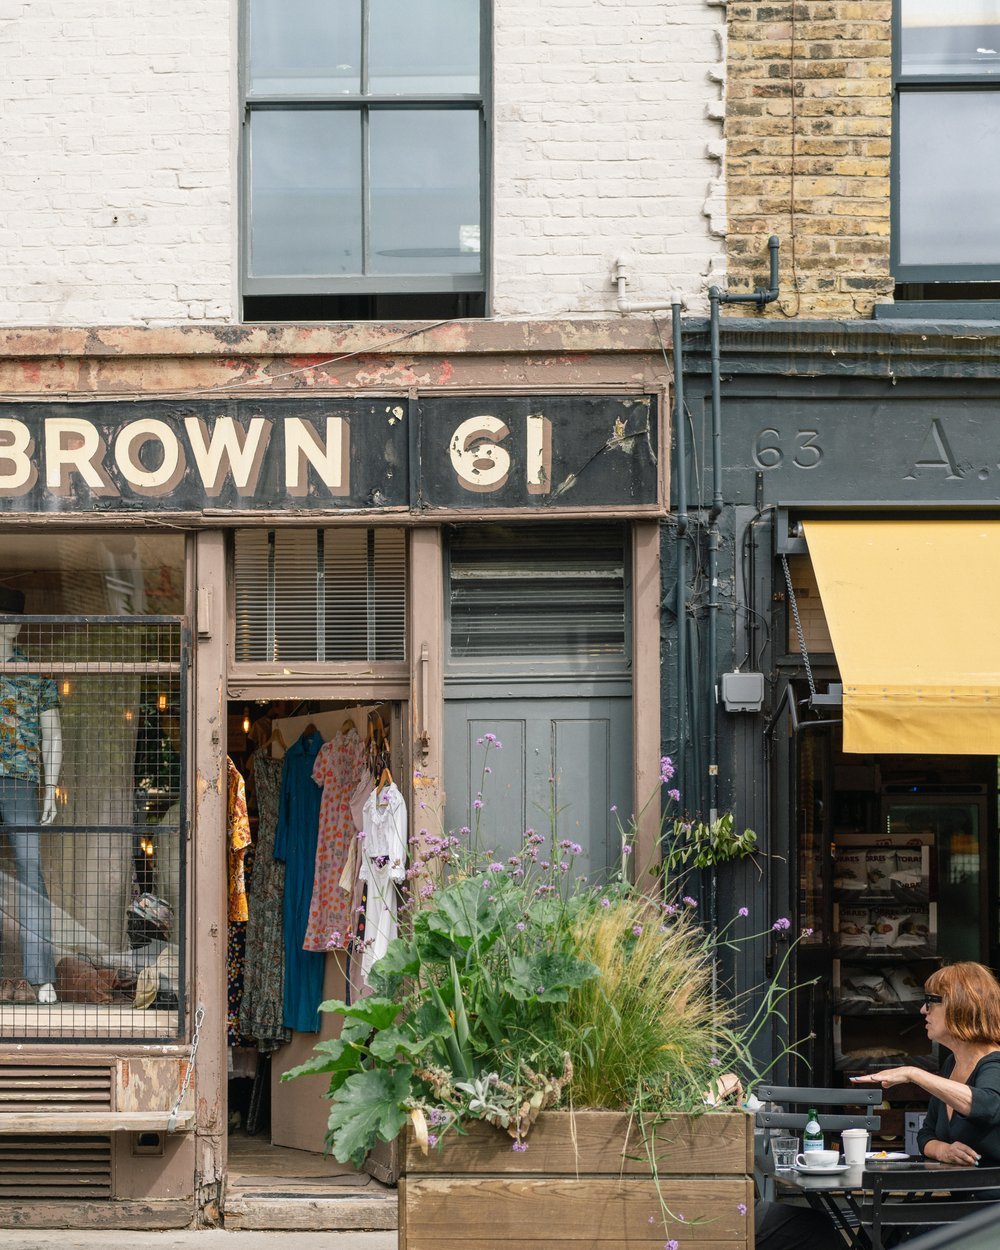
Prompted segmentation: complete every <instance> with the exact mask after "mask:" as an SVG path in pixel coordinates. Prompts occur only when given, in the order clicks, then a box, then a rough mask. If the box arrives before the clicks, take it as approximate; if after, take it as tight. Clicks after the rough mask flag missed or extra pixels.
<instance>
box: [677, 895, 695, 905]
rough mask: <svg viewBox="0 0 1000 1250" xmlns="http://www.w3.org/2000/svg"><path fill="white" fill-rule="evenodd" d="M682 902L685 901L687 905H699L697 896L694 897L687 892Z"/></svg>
mask: <svg viewBox="0 0 1000 1250" xmlns="http://www.w3.org/2000/svg"><path fill="white" fill-rule="evenodd" d="M681 902H682V903H683V904H684V905H685V906H686V907H697V906H698V900H697V899H696V898H692V897H691V895H690V894H685V895H684V897H683V898H682V899H681Z"/></svg>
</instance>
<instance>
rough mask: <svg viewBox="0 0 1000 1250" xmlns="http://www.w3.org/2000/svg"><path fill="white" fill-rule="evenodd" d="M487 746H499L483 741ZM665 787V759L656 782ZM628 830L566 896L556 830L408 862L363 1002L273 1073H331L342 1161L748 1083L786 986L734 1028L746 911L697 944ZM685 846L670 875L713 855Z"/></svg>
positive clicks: (441, 850) (676, 884) (740, 847)
mask: <svg viewBox="0 0 1000 1250" xmlns="http://www.w3.org/2000/svg"><path fill="white" fill-rule="evenodd" d="M483 744H484V746H485V748H486V752H487V753H488V752H489V751H491V750H499V749H500V748H501V744H500V743H499V742H498V741H497V740H496V738H495V737H494V736H493V735H489V734H487V735H485V737H484V739H483ZM487 771H488V770H487V769H486V767H485V765H484V776H485V774H486V772H487ZM672 776H673V769H672V765H671V764H670V761H669V759H665V760H663V761H662V769H661V779H662V780H663V782H664V784H665V785H666V784H668V783H669V781H670V779H671V777H672ZM668 794H669V795H670V798H671V800H672V801H673V800H674V795H675V794H676V791H669V792H668ZM477 802H481V800H477ZM554 823H555V822H554V821H553V824H554ZM712 828H713V829H715V830H716V832H715V833H713V834H712V835H711V836H712V838H713V839H714V841H712V843H711V845H710V847H709V848H708V849H709V850H710V851H711V854H712V856H714V858H712V859H709V860H706V861H705V862H706V863H718V862H721V861H722V860H723V859H724V858H732V857H733V856H734V855H739V854H743V853H749V851H750V849H752V846H753V835H752V833H750V831H747V833H746V834H744V835H742V836H741V837H740V838H737V839H734V838H733V837H732V818H731V817H729V818H725V817H723V818H720V820H719V821H717V822H715V823H714V825H713V826H712ZM624 832H625V835H626V836H625V837H624V839H623V845H622V855H621V862H620V864H619V867H618V870H617V871H616V872H615V873H614V875H613V876H612V878H611V879H609V880H604V881H602V882H600V883H586V882H583V881H576V882H575V884H574V871H573V870H574V862H575V860H576V858H577V857H578V856H579V855H581V854H582V848H581V847H580V846H578V845H576V844H575V843H573V842H572V841H570V840H568V839H559V838H558V837H557V836H556V835H555V834H554V833H552V834H549V835H544V834H541V833H537V832H535V831H534V830H532V829H529V830H527V831H526V832H525V833H524V835H523V838H522V841H521V846H520V848H519V850H518V852H517V853H516V854H513V855H510V856H509V857H507V858H506V859H505V860H503V861H500V860H498V859H495V858H494V857H493V856H492V854H490V853H486V854H480V853H477V851H476V850H475V841H476V839H475V834H474V833H470V831H469V830H465V831H463V832H462V833H461V834H459V835H446V836H441V837H434V836H431V837H428V838H426V839H425V842H424V844H423V847H422V851H421V855H420V857H419V858H418V859H417V860H416V861H415V862H414V863H413V864H412V865H411V867H410V879H411V882H412V883H414V884H415V885H416V886H417V892H418V897H417V898H411V900H410V903H409V905H408V906H407V909H406V915H405V917H404V921H403V925H402V929H403V932H402V934H401V936H400V937H398V938H397V939H395V940H394V941H393V942H392V943H390V945H389V948H388V951H387V953H386V954H385V956H384V957H383V958H382V959H381V960H379V961H378V962H377V963H376V964H375V965H374V967H373V969H372V971H371V974H370V984H371V987H372V989H373V991H374V992H373V993H372V994H371V995H370V996H369V997H367V998H362V999H361V1000H360V1001H358V1002H356V1003H353V1004H351V1005H348V1004H347V1003H345V1002H339V1001H333V1002H327V1003H324V1004H323V1005H322V1010H324V1011H327V1012H333V1013H335V1014H336V1015H338V1016H339V1017H340V1018H341V1020H342V1027H341V1032H340V1036H339V1037H338V1038H337V1039H336V1040H333V1041H325V1042H321V1043H319V1045H318V1046H317V1047H316V1048H315V1054H314V1055H313V1057H312V1058H310V1059H309V1060H308V1061H307V1062H306V1063H304V1064H302V1065H300V1066H299V1067H297V1068H293V1069H292V1070H291V1071H290V1072H286V1073H285V1074H284V1077H283V1079H285V1080H288V1079H293V1078H295V1077H297V1076H302V1075H305V1074H310V1073H323V1074H326V1075H328V1076H329V1080H330V1083H329V1089H328V1097H329V1098H330V1099H331V1102H332V1107H331V1111H330V1118H329V1125H328V1134H327V1143H328V1146H329V1148H330V1149H331V1150H332V1151H333V1153H334V1155H335V1156H336V1157H337V1159H338V1160H340V1161H341V1162H348V1161H350V1162H353V1163H355V1164H360V1163H361V1162H362V1160H363V1159H364V1156H365V1155H366V1154H367V1152H368V1151H369V1150H370V1149H371V1148H372V1146H373V1145H374V1144H375V1143H376V1141H378V1140H379V1139H381V1140H384V1141H389V1140H392V1139H393V1138H394V1137H395V1136H396V1135H397V1134H398V1132H399V1130H400V1129H401V1127H402V1126H403V1125H404V1124H405V1123H406V1121H407V1120H408V1119H409V1120H410V1121H411V1122H412V1124H413V1126H414V1129H415V1131H416V1134H417V1137H418V1140H419V1141H421V1142H422V1143H423V1144H424V1145H425V1146H427V1147H429V1146H433V1145H434V1144H435V1143H436V1142H437V1141H438V1140H439V1139H440V1137H441V1136H442V1135H443V1134H444V1133H446V1132H448V1131H451V1130H458V1131H461V1130H462V1126H463V1125H464V1124H466V1123H468V1122H469V1121H471V1120H485V1121H487V1122H489V1123H491V1124H494V1125H496V1126H497V1127H498V1128H501V1129H503V1130H504V1131H506V1132H507V1133H509V1134H510V1136H511V1137H512V1138H513V1142H512V1145H513V1149H515V1150H523V1149H527V1142H526V1141H525V1138H526V1136H527V1135H528V1133H529V1131H530V1128H531V1125H532V1124H533V1123H534V1121H535V1119H536V1118H537V1116H538V1114H539V1113H540V1112H541V1111H542V1110H544V1109H546V1108H547V1107H553V1106H558V1105H565V1106H578V1107H582V1106H592V1107H604V1108H616V1109H621V1110H626V1111H631V1110H642V1111H650V1112H653V1113H657V1114H659V1113H663V1112H665V1111H678V1110H680V1111H704V1110H705V1109H706V1108H705V1091H706V1090H708V1089H710V1088H712V1087H713V1086H714V1084H715V1081H716V1080H717V1078H718V1076H719V1074H720V1073H722V1072H727V1071H735V1072H738V1073H740V1074H741V1075H743V1076H744V1077H746V1076H748V1075H750V1074H751V1073H752V1064H751V1062H750V1052H749V1044H750V1042H751V1041H752V1039H753V1038H754V1037H755V1036H756V1033H757V1032H759V1030H760V1028H762V1027H763V1021H764V1019H765V1018H766V1017H767V1016H768V1015H769V1014H771V1013H773V1012H775V1011H780V1007H781V998H782V995H783V993H784V992H787V991H781V990H779V989H776V988H774V987H773V986H772V988H771V989H770V990H769V991H768V992H767V993H766V994H765V996H764V1003H763V1005H762V1007H761V1008H759V1009H758V1011H757V1012H756V1014H755V1015H754V1017H753V1019H752V1020H750V1021H749V1023H744V1024H743V1025H742V1026H741V1027H740V1028H739V1029H738V1028H737V1027H736V1024H735V1020H736V1013H735V1011H734V1008H733V1006H732V1004H723V1003H722V1002H720V1001H719V996H718V994H717V992H716V986H715V979H716V957H717V953H718V948H719V945H720V944H722V943H732V942H734V941H735V940H737V939H736V937H735V935H734V931H733V926H735V925H736V924H739V923H742V921H743V919H744V918H745V917H746V909H745V908H744V909H741V915H740V916H739V917H734V919H733V921H732V922H731V923H730V925H729V926H727V928H725V929H724V930H723V931H722V932H721V933H717V934H713V933H709V932H706V930H705V929H704V928H703V926H702V925H701V924H700V923H699V921H698V919H697V908H696V904H695V900H694V899H692V898H689V897H679V895H680V883H681V882H682V880H683V877H679V878H677V879H673V878H671V879H669V880H668V882H666V883H665V882H664V881H663V880H662V879H661V878H660V877H657V876H652V875H649V876H648V879H649V880H650V881H651V882H652V883H653V885H654V887H657V888H658V892H657V893H655V894H654V893H651V892H649V891H647V890H645V889H644V888H642V887H640V886H639V885H637V884H635V883H634V882H633V881H631V880H630V875H629V872H628V868H629V866H630V862H631V860H630V852H631V850H632V846H633V840H632V839H630V838H629V836H628V832H629V831H624ZM688 832H689V830H685V834H687V833H688ZM470 844H471V845H470ZM697 848H698V839H697V837H695V838H694V839H693V840H689V841H688V842H687V843H685V847H684V853H681V852H680V851H679V852H678V856H679V857H678V856H672V855H671V854H670V853H669V852H666V853H665V855H664V860H665V864H666V866H667V868H668V869H671V868H674V867H677V866H678V865H679V866H681V867H684V868H688V866H689V863H690V864H691V865H700V860H699V856H703V855H704V854H707V853H708V850H706V849H705V848H702V850H698V849H697ZM418 902H419V906H418V905H417V903H418ZM787 925H788V922H787V921H781V922H780V926H781V927H782V928H784V927H785V926H787ZM786 957H787V956H786ZM776 983H780V978H776Z"/></svg>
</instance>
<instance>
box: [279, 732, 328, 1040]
mask: <svg viewBox="0 0 1000 1250" xmlns="http://www.w3.org/2000/svg"><path fill="white" fill-rule="evenodd" d="M322 745H323V739H322V737H321V736H320V734H318V733H311V734H308V735H306V734H303V735H302V737H301V738H299V740H298V741H297V742H296V743H294V744H293V745H292V746H291V747H289V749H288V751H287V752H286V754H285V766H284V768H283V770H282V774H281V799H280V802H279V806H278V828H277V832H276V834H275V839H274V858H275V859H277V860H281V861H283V862H284V865H285V896H284V901H283V910H282V916H283V920H284V931H285V996H284V1024H285V1028H288V1029H296V1030H297V1031H298V1032H299V1033H317V1032H319V1010H318V1009H319V1004H320V1003H321V1002H322V1001H323V972H324V968H325V966H326V954H325V953H324V952H323V951H306V950H303V949H302V942H303V940H304V939H305V935H306V927H307V926H308V924H309V905H310V903H311V901H312V892H313V877H314V876H315V872H316V844H317V841H318V839H319V805H320V800H321V799H322V797H323V791H322V789H321V788H320V787H319V786H318V785H317V784H316V782H315V781H313V776H312V772H313V765H314V764H315V763H316V756H317V755H318V754H319V749H320V747H321V746H322Z"/></svg>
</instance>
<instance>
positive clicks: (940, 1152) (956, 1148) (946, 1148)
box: [923, 1137, 979, 1167]
mask: <svg viewBox="0 0 1000 1250" xmlns="http://www.w3.org/2000/svg"><path fill="white" fill-rule="evenodd" d="M923 1151H924V1158H925V1159H933V1160H934V1162H935V1163H954V1164H956V1165H957V1166H958V1167H972V1166H974V1165H975V1164H976V1163H978V1162H979V1152H978V1151H976V1150H973V1148H972V1147H971V1146H967V1145H966V1144H965V1142H964V1141H941V1139H940V1138H939V1137H932V1138H931V1139H930V1141H926V1142H924V1145H923Z"/></svg>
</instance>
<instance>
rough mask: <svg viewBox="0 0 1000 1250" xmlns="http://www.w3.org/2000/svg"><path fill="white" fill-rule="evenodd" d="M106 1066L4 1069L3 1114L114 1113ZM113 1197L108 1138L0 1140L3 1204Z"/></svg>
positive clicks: (23, 1136) (21, 1136) (0, 1081)
mask: <svg viewBox="0 0 1000 1250" xmlns="http://www.w3.org/2000/svg"><path fill="white" fill-rule="evenodd" d="M111 1109H112V1070H111V1068H110V1067H108V1066H107V1065H100V1064H87V1065H81V1064H77V1065H75V1066H73V1067H61V1066H59V1065H58V1064H30V1065H29V1064H24V1065H21V1064H3V1065H0V1112H4V1113H7V1114H9V1113H12V1112H15V1113H16V1112H23V1113H29V1112H32V1111H40V1112H65V1113H66V1115H67V1116H71V1115H72V1114H73V1112H74V1111H110V1110H111ZM110 1197H111V1137H110V1135H109V1134H94V1135H85V1134H66V1135H62V1134H52V1133H11V1134H9V1135H8V1134H4V1135H2V1136H0V1202H7V1201H12V1202H29V1201H30V1202H34V1201H38V1200H41V1201H47V1200H49V1199H51V1200H53V1201H55V1200H60V1199H75V1200H76V1201H78V1202H80V1201H86V1200H88V1199H105V1198H110Z"/></svg>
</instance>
